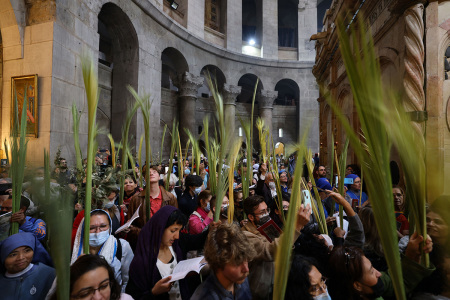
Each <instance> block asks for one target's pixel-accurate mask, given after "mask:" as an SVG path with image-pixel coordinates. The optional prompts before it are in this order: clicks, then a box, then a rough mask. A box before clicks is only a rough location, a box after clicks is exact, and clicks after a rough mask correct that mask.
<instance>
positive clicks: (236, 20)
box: [226, 0, 242, 53]
mask: <svg viewBox="0 0 450 300" xmlns="http://www.w3.org/2000/svg"><path fill="white" fill-rule="evenodd" d="M226 34H227V35H226V47H227V49H228V50H230V51H235V52H238V53H242V0H227V31H226Z"/></svg>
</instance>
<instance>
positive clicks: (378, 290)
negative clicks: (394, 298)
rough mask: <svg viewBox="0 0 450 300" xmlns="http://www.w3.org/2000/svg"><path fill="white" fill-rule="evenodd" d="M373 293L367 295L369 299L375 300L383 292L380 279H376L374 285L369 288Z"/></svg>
mask: <svg viewBox="0 0 450 300" xmlns="http://www.w3.org/2000/svg"><path fill="white" fill-rule="evenodd" d="M370 288H371V289H372V291H373V294H371V295H367V296H368V297H369V298H370V299H376V298H379V297H381V296H382V295H383V292H384V283H383V281H382V280H381V277H378V281H377V283H376V284H375V285H373V286H371V287H370Z"/></svg>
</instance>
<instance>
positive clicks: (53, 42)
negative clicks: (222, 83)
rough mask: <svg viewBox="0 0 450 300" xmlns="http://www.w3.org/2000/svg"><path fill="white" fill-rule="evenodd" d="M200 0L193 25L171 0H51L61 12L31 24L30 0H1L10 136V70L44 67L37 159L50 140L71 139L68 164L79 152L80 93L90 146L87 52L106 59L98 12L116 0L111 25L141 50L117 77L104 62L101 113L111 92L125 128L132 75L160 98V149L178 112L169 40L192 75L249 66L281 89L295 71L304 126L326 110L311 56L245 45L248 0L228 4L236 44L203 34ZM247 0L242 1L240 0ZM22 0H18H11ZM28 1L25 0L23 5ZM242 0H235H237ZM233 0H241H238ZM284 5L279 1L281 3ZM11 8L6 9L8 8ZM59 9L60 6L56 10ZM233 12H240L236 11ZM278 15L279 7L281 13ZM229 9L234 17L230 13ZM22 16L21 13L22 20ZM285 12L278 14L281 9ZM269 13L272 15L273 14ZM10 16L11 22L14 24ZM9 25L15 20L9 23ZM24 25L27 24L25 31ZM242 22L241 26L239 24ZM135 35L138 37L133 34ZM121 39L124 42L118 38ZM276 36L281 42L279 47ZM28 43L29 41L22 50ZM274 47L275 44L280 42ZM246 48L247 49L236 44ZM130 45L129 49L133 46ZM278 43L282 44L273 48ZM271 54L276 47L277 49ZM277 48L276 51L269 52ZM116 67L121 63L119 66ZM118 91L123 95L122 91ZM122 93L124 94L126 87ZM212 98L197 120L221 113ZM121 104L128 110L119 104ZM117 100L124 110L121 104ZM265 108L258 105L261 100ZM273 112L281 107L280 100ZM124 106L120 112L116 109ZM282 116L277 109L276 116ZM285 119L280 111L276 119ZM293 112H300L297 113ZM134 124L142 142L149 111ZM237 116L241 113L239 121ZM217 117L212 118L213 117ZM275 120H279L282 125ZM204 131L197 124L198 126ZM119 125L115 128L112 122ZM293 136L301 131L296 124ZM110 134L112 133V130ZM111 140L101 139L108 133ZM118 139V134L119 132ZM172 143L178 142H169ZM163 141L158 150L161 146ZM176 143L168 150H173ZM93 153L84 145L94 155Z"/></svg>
mask: <svg viewBox="0 0 450 300" xmlns="http://www.w3.org/2000/svg"><path fill="white" fill-rule="evenodd" d="M200 2H201V1H189V2H188V5H187V8H186V10H185V11H184V15H185V19H186V22H187V23H186V25H185V26H183V24H179V23H177V22H174V20H173V19H172V18H170V16H168V15H167V14H166V13H165V12H164V5H163V1H162V0H154V1H148V0H132V1H130V0H113V1H106V0H91V1H86V0H76V1H74V0H58V1H49V2H48V4H49V5H50V4H52V3H55V4H56V7H54V6H52V5H50V6H49V7H50V8H52V9H53V8H54V10H50V11H51V14H50V15H49V16H48V17H52V18H53V19H51V20H50V21H45V22H43V21H42V20H47V19H45V18H44V19H41V21H40V22H41V23H39V22H38V21H36V20H39V18H34V19H33V25H26V24H28V23H26V22H25V19H26V18H25V17H21V16H22V15H21V14H23V15H24V14H25V11H26V8H25V5H23V6H21V5H20V1H12V2H9V1H5V0H0V3H7V4H8V6H7V7H6V8H5V7H4V6H2V5H0V7H1V8H0V16H1V18H2V22H0V26H1V33H2V40H3V47H4V48H3V52H4V54H3V56H4V64H3V66H4V67H3V70H4V76H3V81H2V90H3V94H2V111H1V113H2V120H1V122H2V126H1V138H2V140H3V139H4V138H5V137H8V136H9V122H10V116H9V110H10V99H11V95H10V82H11V81H10V80H11V77H12V76H19V75H28V74H38V76H39V79H38V84H39V101H40V104H39V137H38V138H37V139H31V140H30V142H29V149H30V150H29V160H30V162H31V163H34V164H40V163H42V161H43V149H44V148H47V149H50V155H51V156H52V157H53V156H54V154H55V153H56V150H57V149H58V147H61V149H62V155H63V156H64V157H66V158H67V159H68V161H69V164H72V163H73V161H74V150H73V140H72V139H73V137H72V113H71V107H72V103H75V104H76V105H77V107H78V110H79V111H80V112H81V113H82V117H81V122H80V134H81V148H82V149H86V141H87V104H86V96H85V91H84V84H83V79H82V72H81V58H80V57H81V55H82V54H83V53H87V54H88V55H89V56H90V57H91V58H92V60H93V61H94V62H97V61H98V49H99V34H98V16H99V14H100V12H101V10H102V8H103V7H104V5H105V4H107V5H109V6H110V7H113V11H114V12H113V13H111V18H112V19H113V20H112V23H111V24H110V25H108V26H110V27H109V28H110V29H111V30H112V31H114V32H115V35H116V39H115V42H117V43H118V46H119V47H120V46H121V45H120V43H121V42H124V43H128V44H126V45H134V44H133V43H134V41H136V45H137V46H136V49H132V55H128V56H126V57H124V58H123V59H130V57H132V59H133V60H131V61H130V62H128V61H127V62H126V64H123V66H120V64H118V63H117V61H116V62H115V63H114V66H112V72H113V74H112V80H111V83H109V82H108V80H106V78H109V76H110V75H109V73H108V71H109V70H108V69H107V68H104V67H99V66H98V64H97V63H95V68H96V70H97V71H98V73H99V75H100V84H101V86H100V87H101V101H100V106H99V110H102V111H103V115H101V114H99V116H98V120H99V121H100V122H102V123H104V124H105V127H108V124H107V119H108V114H109V112H108V109H107V108H106V107H107V106H108V103H109V101H111V103H112V104H111V110H112V111H111V117H110V118H111V122H110V126H111V127H110V128H111V130H113V129H112V128H113V126H114V128H116V129H114V130H115V131H116V132H117V130H118V129H120V128H121V126H122V124H123V119H121V118H120V116H123V115H124V112H125V111H124V107H126V105H127V104H129V103H132V102H133V100H132V99H131V97H129V96H128V92H127V91H126V90H125V89H126V86H125V85H126V84H127V83H131V84H132V85H133V86H134V87H135V88H136V89H137V90H138V91H139V93H142V94H143V93H150V95H151V99H152V101H153V103H152V109H151V120H152V121H151V125H150V126H151V133H152V137H151V139H152V140H151V144H152V149H153V152H154V153H155V152H157V151H156V150H154V149H159V148H160V141H161V134H162V129H163V127H164V123H163V122H161V120H164V122H166V123H167V124H168V125H169V127H171V126H172V125H171V123H172V120H173V117H174V116H179V113H180V112H179V110H178V104H179V103H178V102H177V101H178V100H177V96H176V93H175V94H174V92H169V91H164V90H162V88H161V76H162V74H161V73H162V64H161V53H162V52H163V51H164V49H166V48H168V47H172V48H174V49H177V50H178V51H180V52H181V54H182V56H183V57H184V59H185V60H186V63H187V66H188V72H189V73H191V74H193V76H199V75H200V72H201V70H202V68H203V67H204V66H206V65H214V66H217V67H218V68H219V69H220V70H221V71H222V72H223V74H224V76H225V78H226V83H227V84H229V85H234V86H237V85H238V81H239V79H240V78H241V77H242V76H243V75H244V74H247V73H251V74H255V75H257V76H258V77H259V78H260V79H261V82H262V84H263V86H264V90H267V91H274V88H275V85H276V83H277V82H278V81H279V80H281V79H283V78H289V79H292V80H293V81H295V82H296V83H297V84H298V86H299V89H300V105H299V110H298V112H297V113H298V114H299V115H297V116H296V122H297V123H299V124H298V125H296V127H295V128H298V127H300V129H301V128H304V127H305V126H304V125H305V124H306V123H308V122H309V119H315V120H316V121H317V116H318V110H317V105H316V104H315V101H316V98H317V96H318V90H317V86H316V84H315V81H314V77H313V76H312V75H311V68H312V65H313V64H312V62H311V61H279V60H277V59H278V47H277V43H276V42H275V43H273V45H272V44H271V43H269V44H264V43H263V47H264V49H263V51H264V52H265V54H263V56H264V57H265V58H264V59H263V58H255V57H250V56H247V55H243V54H240V49H241V46H242V40H241V39H242V38H241V36H240V35H239V34H240V31H241V26H242V23H240V22H239V21H240V20H239V18H236V15H237V16H239V13H241V12H240V11H239V5H234V4H238V3H237V2H236V3H234V2H235V0H232V1H231V0H229V3H228V5H227V6H228V7H229V11H228V12H227V18H229V20H228V22H227V29H226V32H227V33H228V34H226V35H225V36H224V40H226V44H224V46H226V47H227V48H224V47H223V46H222V47H218V46H216V45H214V44H212V43H210V42H208V41H207V40H205V37H204V33H205V30H204V27H203V23H204V20H203V19H204V8H203V4H202V3H200ZM238 2H239V1H238ZM270 2H271V1H268V0H265V2H264V3H265V5H266V7H270V5H272V4H271V3H270ZM11 3H14V5H11ZM17 3H19V5H16V4H17ZM233 3H234V4H233ZM231 4H233V5H231ZM8 11H9V12H13V16H15V18H13V19H11V20H10V23H7V22H4V21H3V20H6V19H5V17H4V16H5V15H7V16H10V15H11V14H7V12H8ZM274 11H276V6H275V10H274ZM3 12H5V14H2V13H3ZM53 12H55V13H53ZM230 12H233V14H234V16H233V18H232V17H231V16H230ZM272 17H273V16H272ZM122 19H123V20H125V21H126V22H125V23H123V22H121V24H125V25H126V26H124V27H125V28H120V29H118V28H117V27H115V26H116V25H115V24H114V22H113V21H114V20H122ZM230 19H232V20H233V21H232V22H230ZM18 20H19V21H18ZM275 20H276V16H275ZM268 22H269V21H268ZM5 24H6V25H5ZM9 25H10V26H9ZM268 26H269V27H270V28H271V29H270V30H269V31H267V36H266V42H270V41H276V22H275V23H273V20H272V21H270V22H269V23H268ZM22 29H23V34H22V33H21V32H22ZM234 31H236V36H237V38H236V37H235V36H233V32H234ZM129 39H134V40H133V41H131V42H130V41H129ZM113 46H115V45H113ZM272 46H273V47H272ZM22 47H23V50H22ZM271 49H272V50H271ZM236 51H238V52H236ZM126 53H128V52H126ZM274 53H275V54H274ZM269 54H270V55H269ZM266 58H273V59H266ZM116 72H117V73H116ZM114 95H116V96H114ZM117 95H119V96H117ZM211 103H213V102H211V100H210V99H203V98H199V99H198V100H197V101H196V106H195V109H196V113H195V126H196V127H195V128H198V126H201V125H202V118H203V116H205V115H206V114H212V112H213V108H212V106H211ZM242 105H243V104H238V105H236V118H237V116H238V115H240V114H241V115H242V116H244V117H245V116H248V112H247V114H246V113H244V114H242V113H243V112H245V111H246V110H243V111H240V108H241V106H242ZM117 108H120V110H118V111H117ZM115 109H116V112H115ZM255 111H256V112H257V109H255ZM273 111H274V116H275V115H276V112H277V108H276V107H275V108H274V110H273ZM115 114H116V115H115ZM274 120H276V118H274ZM277 122H278V121H277ZM292 122H294V119H292ZM133 124H134V125H132V128H131V132H130V134H131V135H132V136H133V137H134V139H133V141H132V145H133V146H134V147H135V149H137V147H138V143H139V137H140V136H141V134H142V133H143V131H144V128H143V122H142V116H141V114H140V113H138V114H137V115H136V117H135V120H134V123H133ZM236 124H238V120H237V122H236ZM211 126H213V125H211ZM276 127H277V126H274V127H273V128H276ZM196 134H198V132H196ZM113 135H114V132H113ZM289 135H291V136H292V134H290V133H289ZM317 136H318V124H317V122H315V124H313V126H312V128H311V137H312V138H310V142H309V146H310V147H312V148H313V150H314V151H315V150H316V149H317V148H318V140H317ZM102 139H103V142H106V140H105V139H104V137H103V138H102ZM169 141H170V138H168V135H167V136H166V142H165V146H166V145H168V143H169V145H170V142H169ZM103 142H102V143H103ZM117 142H118V141H117ZM167 149H169V148H167ZM158 151H159V150H158ZM167 151H168V150H167ZM85 155H86V153H83V156H85Z"/></svg>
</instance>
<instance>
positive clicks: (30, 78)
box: [11, 74, 38, 138]
mask: <svg viewBox="0 0 450 300" xmlns="http://www.w3.org/2000/svg"><path fill="white" fill-rule="evenodd" d="M15 99H17V112H18V120H19V124H20V120H21V116H22V108H23V104H24V102H25V99H26V103H27V107H26V114H27V130H26V135H27V137H34V138H37V137H38V75H37V74H35V75H27V76H16V77H12V78H11V131H12V129H13V128H14V120H15V119H14V106H15V103H16V100H15Z"/></svg>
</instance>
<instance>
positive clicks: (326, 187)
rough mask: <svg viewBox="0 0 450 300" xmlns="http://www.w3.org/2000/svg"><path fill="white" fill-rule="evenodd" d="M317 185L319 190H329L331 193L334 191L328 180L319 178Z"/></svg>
mask: <svg viewBox="0 0 450 300" xmlns="http://www.w3.org/2000/svg"><path fill="white" fill-rule="evenodd" d="M316 185H317V187H318V188H320V189H322V190H329V191H332V190H333V188H332V187H331V184H330V182H329V181H328V179H326V178H319V179H317V181H316Z"/></svg>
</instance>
